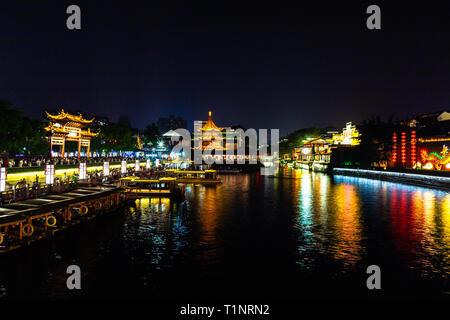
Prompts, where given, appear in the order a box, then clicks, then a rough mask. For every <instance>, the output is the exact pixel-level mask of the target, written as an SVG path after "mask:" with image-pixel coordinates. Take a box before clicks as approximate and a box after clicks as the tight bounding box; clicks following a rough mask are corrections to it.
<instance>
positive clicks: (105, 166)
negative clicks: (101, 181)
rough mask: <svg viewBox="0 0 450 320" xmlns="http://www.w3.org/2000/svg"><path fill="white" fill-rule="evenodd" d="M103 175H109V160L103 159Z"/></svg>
mask: <svg viewBox="0 0 450 320" xmlns="http://www.w3.org/2000/svg"><path fill="white" fill-rule="evenodd" d="M103 176H104V177H106V176H109V162H108V161H105V162H103Z"/></svg>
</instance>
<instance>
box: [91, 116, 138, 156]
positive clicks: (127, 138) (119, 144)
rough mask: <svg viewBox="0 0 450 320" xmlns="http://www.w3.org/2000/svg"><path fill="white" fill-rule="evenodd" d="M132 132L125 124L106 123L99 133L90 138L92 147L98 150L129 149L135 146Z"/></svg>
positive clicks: (133, 148)
mask: <svg viewBox="0 0 450 320" xmlns="http://www.w3.org/2000/svg"><path fill="white" fill-rule="evenodd" d="M136 144H137V141H136V140H135V139H134V138H133V132H132V131H131V129H130V128H129V127H127V126H124V125H120V124H116V123H108V124H106V125H105V126H103V127H102V130H101V131H100V134H99V135H98V136H97V137H95V138H94V139H93V140H92V145H91V146H92V149H93V150H97V151H99V152H101V151H105V152H111V151H131V150H135V149H136V148H137V146H136Z"/></svg>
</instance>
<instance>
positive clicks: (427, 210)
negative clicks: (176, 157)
mask: <svg viewBox="0 0 450 320" xmlns="http://www.w3.org/2000/svg"><path fill="white" fill-rule="evenodd" d="M222 180H223V183H222V184H221V185H219V186H214V187H204V186H194V185H188V186H187V187H186V201H185V202H183V203H181V204H177V203H173V202H171V201H170V200H169V199H161V200H160V199H140V200H137V201H136V202H135V203H133V204H132V205H130V206H127V208H126V209H125V211H124V212H116V213H114V214H112V215H108V216H103V217H99V218H98V219H96V220H94V221H91V222H88V223H86V224H83V225H81V226H77V227H75V228H74V229H72V230H68V231H65V232H62V233H60V234H58V235H56V236H55V237H53V238H51V239H48V240H44V241H42V242H40V243H36V244H33V245H31V246H30V247H27V248H24V249H21V250H19V251H17V252H13V253H10V254H7V255H4V256H1V257H0V263H1V271H0V297H1V298H4V299H5V298H6V299H8V298H9V299H16V298H66V297H83V298H158V299H185V300H186V299H197V298H199V299H226V298H231V297H233V298H251V299H266V298H267V299H304V298H308V299H311V298H312V299H314V298H342V297H344V298H345V297H348V298H418V297H419V298H420V297H438V298H444V299H447V298H449V297H450V281H449V276H450V194H449V193H448V192H445V191H440V190H434V189H427V188H421V187H415V186H408V185H402V184H396V183H391V182H382V181H377V180H369V179H363V178H353V177H347V176H330V175H326V174H322V173H311V172H307V171H301V170H293V169H288V168H282V169H281V173H280V175H279V176H277V177H264V176H261V175H259V174H237V175H223V176H222ZM71 264H76V265H78V266H79V267H80V268H81V272H82V289H81V290H78V291H77V290H73V291H70V290H68V289H67V288H66V278H67V276H68V275H67V274H66V268H67V266H69V265H71ZM369 265H378V266H379V267H380V269H381V284H382V289H381V290H368V289H367V287H366V279H367V277H368V274H367V273H366V269H367V267H368V266H369Z"/></svg>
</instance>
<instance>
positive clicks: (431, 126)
mask: <svg viewBox="0 0 450 320" xmlns="http://www.w3.org/2000/svg"><path fill="white" fill-rule="evenodd" d="M402 124H403V125H407V126H409V127H411V128H414V129H415V130H416V131H417V132H418V133H419V135H420V136H422V137H424V136H434V135H447V134H449V132H450V112H448V111H443V110H441V111H436V112H432V113H425V114H421V115H418V116H417V117H414V118H413V119H411V120H408V121H407V122H404V123H402Z"/></svg>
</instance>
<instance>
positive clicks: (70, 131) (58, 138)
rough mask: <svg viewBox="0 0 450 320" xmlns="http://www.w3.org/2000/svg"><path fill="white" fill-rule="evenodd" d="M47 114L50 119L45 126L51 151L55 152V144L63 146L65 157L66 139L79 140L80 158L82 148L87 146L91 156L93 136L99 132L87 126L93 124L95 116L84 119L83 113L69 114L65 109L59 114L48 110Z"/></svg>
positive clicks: (62, 153) (62, 155)
mask: <svg viewBox="0 0 450 320" xmlns="http://www.w3.org/2000/svg"><path fill="white" fill-rule="evenodd" d="M46 114H47V117H48V118H49V120H50V122H49V124H48V126H47V127H46V128H45V130H46V131H47V132H48V136H49V141H50V153H51V154H53V146H61V148H60V152H61V157H62V158H64V157H65V144H66V141H76V142H78V154H77V155H78V158H80V154H81V148H87V150H86V155H87V157H89V153H90V142H91V138H92V137H96V136H97V135H98V133H97V132H91V130H90V128H87V130H86V129H85V128H86V127H87V126H88V125H90V124H92V122H93V121H94V118H92V119H90V120H88V119H84V118H83V116H82V115H81V114H80V115H73V114H69V113H67V112H64V109H63V110H61V112H60V113H59V114H57V115H52V114H50V113H48V112H46Z"/></svg>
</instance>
